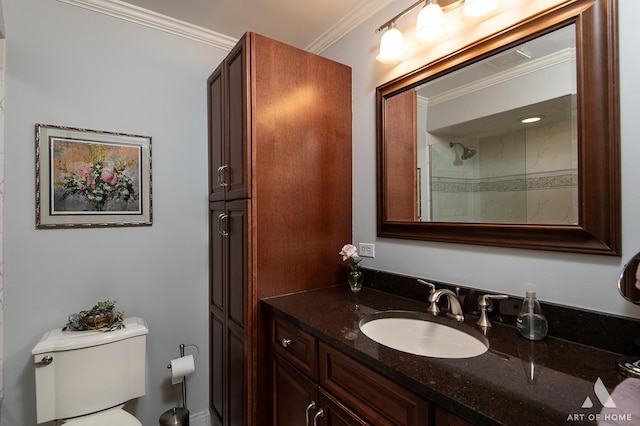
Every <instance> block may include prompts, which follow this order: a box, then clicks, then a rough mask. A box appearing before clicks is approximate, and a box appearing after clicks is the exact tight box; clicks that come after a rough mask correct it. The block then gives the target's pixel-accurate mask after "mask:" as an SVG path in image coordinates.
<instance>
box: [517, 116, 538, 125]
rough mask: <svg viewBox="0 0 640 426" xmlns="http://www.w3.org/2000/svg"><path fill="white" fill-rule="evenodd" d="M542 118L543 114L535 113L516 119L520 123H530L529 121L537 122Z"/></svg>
mask: <svg viewBox="0 0 640 426" xmlns="http://www.w3.org/2000/svg"><path fill="white" fill-rule="evenodd" d="M543 118H544V115H535V116H531V117H524V118H521V119H519V120H518V121H519V122H521V123H522V124H531V123H537V122H538V121H540V120H542V119H543Z"/></svg>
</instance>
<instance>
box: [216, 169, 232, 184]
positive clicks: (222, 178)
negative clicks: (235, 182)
mask: <svg viewBox="0 0 640 426" xmlns="http://www.w3.org/2000/svg"><path fill="white" fill-rule="evenodd" d="M228 168H229V166H227V165H224V166H220V167H218V185H220V186H228V185H229V184H228V183H227V179H226V177H227V173H226V170H227V169H228Z"/></svg>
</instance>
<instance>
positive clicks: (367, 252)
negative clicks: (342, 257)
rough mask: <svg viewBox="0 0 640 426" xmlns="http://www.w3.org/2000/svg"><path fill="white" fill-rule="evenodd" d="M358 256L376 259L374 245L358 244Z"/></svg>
mask: <svg viewBox="0 0 640 426" xmlns="http://www.w3.org/2000/svg"><path fill="white" fill-rule="evenodd" d="M359 251H360V256H362V257H376V245H375V244H369V243H360V250H359Z"/></svg>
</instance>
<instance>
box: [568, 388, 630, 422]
mask: <svg viewBox="0 0 640 426" xmlns="http://www.w3.org/2000/svg"><path fill="white" fill-rule="evenodd" d="M593 392H594V393H595V396H596V398H597V399H598V401H599V402H600V405H601V406H602V407H603V408H610V409H611V408H618V407H617V406H616V404H615V402H614V401H613V399H612V398H611V395H610V394H609V391H607V388H606V387H605V386H604V383H602V380H601V379H600V377H598V380H596V382H595V383H594V385H593ZM593 407H594V404H593V401H592V400H591V398H590V397H589V395H587V397H586V398H585V399H584V402H583V403H582V406H581V407H580V408H582V409H585V410H586V409H589V408H593ZM585 420H588V421H591V422H593V421H597V422H599V421H604V422H607V421H609V422H610V421H614V422H631V420H632V417H631V414H627V413H617V412H615V413H613V412H611V411H610V410H608V412H607V411H606V410H605V411H603V412H601V413H573V414H569V415H568V416H567V421H585Z"/></svg>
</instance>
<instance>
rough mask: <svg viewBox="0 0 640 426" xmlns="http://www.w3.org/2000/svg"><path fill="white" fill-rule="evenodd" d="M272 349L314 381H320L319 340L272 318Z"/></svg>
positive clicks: (291, 325)
mask: <svg viewBox="0 0 640 426" xmlns="http://www.w3.org/2000/svg"><path fill="white" fill-rule="evenodd" d="M271 318H272V319H271V347H272V348H273V350H274V351H275V352H276V353H278V354H280V355H281V356H282V357H283V358H285V359H286V360H287V361H289V362H290V363H291V364H293V365H294V366H296V367H297V368H298V369H300V371H302V372H303V373H305V374H306V375H307V376H309V377H310V378H311V379H313V380H314V381H315V380H317V379H318V367H317V366H318V355H317V354H318V352H317V345H318V344H317V340H316V338H315V337H313V336H312V335H310V334H308V333H306V332H304V331H302V330H301V329H300V328H299V327H296V326H295V325H293V324H291V323H289V322H286V321H284V320H282V319H280V318H278V317H276V316H272V317H271Z"/></svg>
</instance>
